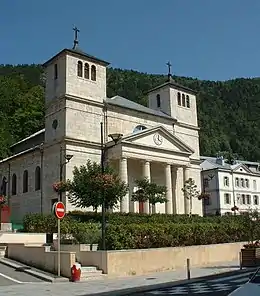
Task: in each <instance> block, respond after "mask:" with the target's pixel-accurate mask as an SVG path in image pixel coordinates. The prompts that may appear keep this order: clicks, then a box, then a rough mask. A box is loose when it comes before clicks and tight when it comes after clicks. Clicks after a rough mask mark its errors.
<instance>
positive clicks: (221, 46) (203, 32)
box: [0, 0, 260, 80]
mask: <svg viewBox="0 0 260 296" xmlns="http://www.w3.org/2000/svg"><path fill="white" fill-rule="evenodd" d="M259 11H260V1H259V0H247V1H246V0H218V1H213V0H160V1H159V0H131V1H128V0H96V1H91V0H76V1H69V0H44V1H43V0H42V1H40V0H1V7H0V34H1V42H0V53H1V59H0V63H2V64H6V63H9V64H25V63H43V62H44V61H45V60H47V59H49V58H50V57H51V56H52V55H54V54H55V53H57V51H59V50H61V49H63V48H65V47H69V48H70V47H72V45H73V31H72V27H73V26H74V25H77V26H78V27H79V29H80V34H79V38H80V47H81V49H83V50H84V51H86V52H87V53H89V54H93V55H95V56H97V57H99V58H102V59H105V60H108V61H109V62H111V65H112V66H113V67H116V68H122V69H133V70H137V71H141V72H147V73H154V74H157V73H166V72H167V67H166V65H165V64H166V62H167V61H168V60H170V61H171V63H172V65H173V67H172V70H173V73H174V74H175V75H178V76H189V77H195V78H199V79H206V80H227V79H231V78H237V77H259V76H260V33H259V28H260V17H259Z"/></svg>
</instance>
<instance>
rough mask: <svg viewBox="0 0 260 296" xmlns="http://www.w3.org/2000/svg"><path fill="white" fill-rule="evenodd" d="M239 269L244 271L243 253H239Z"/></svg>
mask: <svg viewBox="0 0 260 296" xmlns="http://www.w3.org/2000/svg"><path fill="white" fill-rule="evenodd" d="M239 269H240V270H242V252H239Z"/></svg>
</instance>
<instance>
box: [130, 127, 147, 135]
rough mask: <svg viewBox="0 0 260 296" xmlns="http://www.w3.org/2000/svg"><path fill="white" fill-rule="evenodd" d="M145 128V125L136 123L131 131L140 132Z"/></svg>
mask: <svg viewBox="0 0 260 296" xmlns="http://www.w3.org/2000/svg"><path fill="white" fill-rule="evenodd" d="M145 129H147V127H146V126H144V125H138V126H136V127H135V128H134V131H133V133H136V132H140V131H143V130H145Z"/></svg>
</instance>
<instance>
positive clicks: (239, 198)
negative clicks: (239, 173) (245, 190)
mask: <svg viewBox="0 0 260 296" xmlns="http://www.w3.org/2000/svg"><path fill="white" fill-rule="evenodd" d="M237 203H238V204H241V203H242V202H241V195H240V194H237Z"/></svg>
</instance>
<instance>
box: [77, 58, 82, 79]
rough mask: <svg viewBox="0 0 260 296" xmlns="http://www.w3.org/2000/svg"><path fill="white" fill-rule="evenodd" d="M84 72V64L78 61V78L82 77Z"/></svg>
mask: <svg viewBox="0 0 260 296" xmlns="http://www.w3.org/2000/svg"><path fill="white" fill-rule="evenodd" d="M82 71H83V64H82V62H81V61H78V76H79V77H82Z"/></svg>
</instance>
